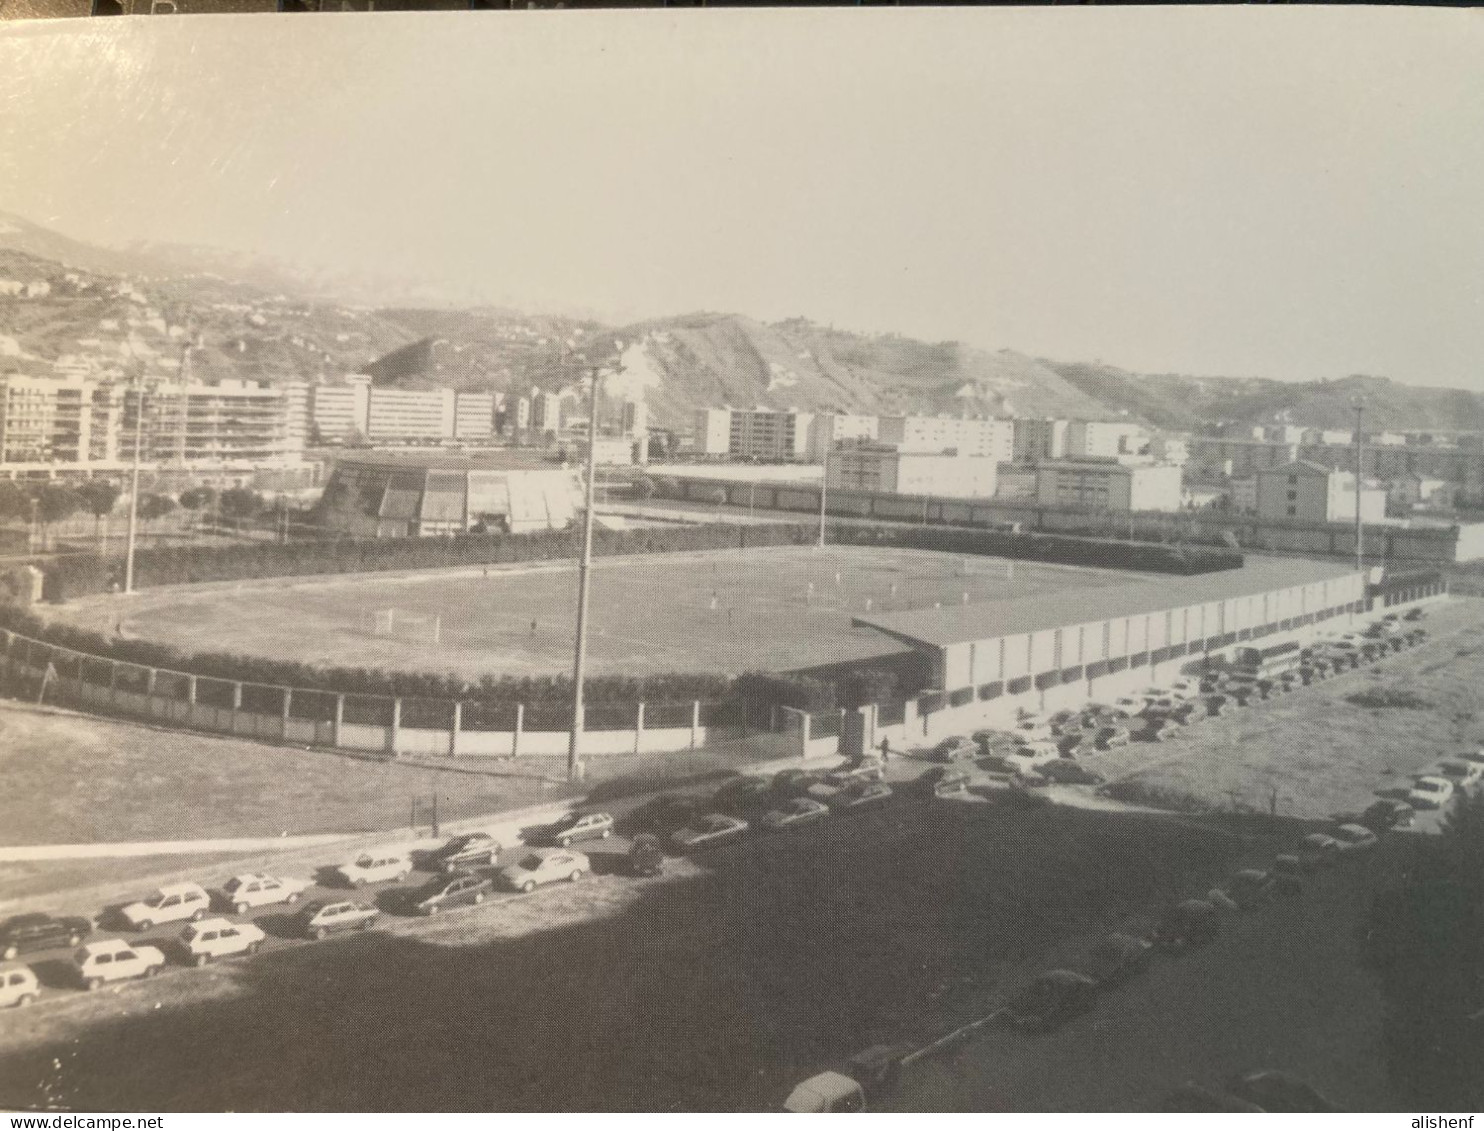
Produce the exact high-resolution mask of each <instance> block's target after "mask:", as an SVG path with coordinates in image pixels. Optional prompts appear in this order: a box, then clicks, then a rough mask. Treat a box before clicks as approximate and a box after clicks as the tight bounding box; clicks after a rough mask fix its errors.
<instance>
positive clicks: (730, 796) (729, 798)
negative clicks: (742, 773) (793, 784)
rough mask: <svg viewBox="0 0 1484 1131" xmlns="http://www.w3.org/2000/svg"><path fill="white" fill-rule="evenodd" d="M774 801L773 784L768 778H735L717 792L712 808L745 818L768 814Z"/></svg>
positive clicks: (712, 800)
mask: <svg viewBox="0 0 1484 1131" xmlns="http://www.w3.org/2000/svg"><path fill="white" fill-rule="evenodd" d="M772 801H773V783H772V782H771V781H769V780H768V779H767V778H758V777H740V778H734V779H733V780H732V781H729V782H727V783H726V784H725V785H724V786H722V787H721V788H720V789H718V790H717V791H716V794H715V796H714V797H712V798H711V808H713V809H717V810H720V811H721V812H723V813H732V814H735V815H736V816H739V817H740V816H745V815H747V814H749V813H757V812H766V811H767V809H768V807H769V806H770V805H771V804H772Z"/></svg>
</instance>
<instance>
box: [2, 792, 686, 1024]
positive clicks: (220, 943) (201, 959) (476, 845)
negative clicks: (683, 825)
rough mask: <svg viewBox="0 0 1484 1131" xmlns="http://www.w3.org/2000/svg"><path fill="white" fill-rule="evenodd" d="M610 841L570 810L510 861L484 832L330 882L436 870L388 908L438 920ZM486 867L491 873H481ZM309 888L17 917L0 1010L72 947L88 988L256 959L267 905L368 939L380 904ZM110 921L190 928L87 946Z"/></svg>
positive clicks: (559, 876)
mask: <svg viewBox="0 0 1484 1131" xmlns="http://www.w3.org/2000/svg"><path fill="white" fill-rule="evenodd" d="M612 832H613V818H612V817H611V816H609V815H608V814H606V813H573V814H569V815H568V816H567V817H565V818H563V819H562V820H560V821H558V822H556V823H555V824H552V825H550V826H547V827H545V828H543V829H540V830H537V831H534V832H533V833H532V834H530V836H529V837H528V838H527V839H528V840H529V841H531V842H532V846H530V847H527V846H524V845H523V846H522V851H521V853H520V854H519V855H518V857H517V858H516V859H515V860H513V861H512V862H510V863H508V864H505V865H504V866H501V867H498V868H497V867H496V865H497V864H498V863H499V861H500V859H501V846H500V844H499V843H498V842H497V841H496V840H495V839H494V837H492V836H490V835H489V834H488V833H484V832H472V833H467V834H464V835H462V836H456V837H454V838H452V839H451V840H449V841H447V842H446V843H445V844H443V845H442V846H441V847H439V848H438V849H436V850H433V851H430V852H425V853H420V854H416V858H414V856H411V855H408V854H405V853H402V852H400V851H392V850H370V851H366V852H363V853H361V854H359V855H358V856H356V857H355V858H354V859H352V860H348V861H346V862H344V863H342V864H339V865H336V866H334V867H332V868H328V869H325V870H324V872H325V874H326V882H327V883H329V884H331V885H338V886H341V887H344V888H347V889H351V890H358V889H362V888H365V887H367V886H368V885H374V884H386V883H401V882H404V881H405V880H407V879H408V877H409V876H410V875H411V874H412V873H413V872H414V871H423V872H428V873H431V877H430V878H429V879H427V880H426V881H425V882H424V883H422V884H421V885H418V886H416V887H411V888H407V889H405V890H404V891H401V892H397V893H391V892H388V893H386V897H385V898H384V900H383V906H389V907H395V908H396V909H398V910H400V911H402V912H403V913H405V914H411V915H436V914H438V913H439V912H441V911H443V910H445V909H447V908H451V907H457V906H461V905H466V904H478V903H482V902H484V900H485V899H486V898H487V897H488V895H489V893H490V892H492V891H493V890H494V889H495V887H496V885H497V884H498V885H499V886H501V887H503V888H506V889H508V890H511V891H519V892H530V891H532V890H534V889H535V888H536V887H537V886H538V885H540V884H545V883H551V882H554V881H557V880H566V881H573V880H578V879H580V878H581V877H582V876H583V875H584V874H585V873H586V872H588V871H589V869H590V863H589V860H588V858H587V856H586V855H584V854H583V853H581V852H579V851H577V850H575V849H573V848H572V847H571V846H572V845H573V844H574V843H577V842H580V841H584V840H592V839H606V838H607V837H609V836H611V835H612ZM650 840H651V841H652V840H653V838H650ZM645 847H646V846H645V845H644V843H643V842H642V841H641V842H640V843H638V844H637V845H636V846H635V848H634V850H632V851H631V853H630V859H631V861H632V865H631V866H632V868H633V870H634V871H636V872H637V873H638V874H653V873H652V870H646V869H652V868H653V867H654V865H655V860H656V858H657V857H658V855H659V854H658V852H657V850H656V851H653V852H650V853H646V851H645ZM481 867H482V868H484V869H486V871H483V872H480V871H476V869H479V868H481ZM314 887H315V883H314V881H312V880H310V879H307V878H302V877H293V876H275V875H269V874H267V873H264V872H247V873H243V874H241V875H237V876H233V877H232V878H231V879H229V880H227V881H226V882H225V883H224V884H222V885H221V887H220V888H218V889H216V890H215V891H211V890H208V889H207V888H206V887H204V886H202V885H201V884H199V883H195V882H191V881H184V882H179V883H172V884H166V885H164V886H162V887H161V888H159V889H158V890H156V891H155V892H154V893H153V894H151V895H149V896H147V897H146V898H144V899H141V900H136V901H133V902H130V903H125V904H122V905H120V906H118V907H114V908H110V909H108V910H107V911H105V912H104V913H103V914H102V915H100V916H99V917H98V920H97V921H94V920H92V919H87V918H83V917H80V916H52V915H48V914H45V913H41V912H32V913H28V914H22V915H16V916H12V917H11V918H9V919H6V920H5V921H4V922H0V1006H10V1005H27V1004H30V1003H31V1002H33V1001H35V1000H36V998H37V997H38V996H39V994H40V983H39V980H38V979H37V977H36V973H35V971H34V970H32V969H31V968H30V967H28V966H25V965H23V964H21V963H19V962H17V961H16V959H17V958H19V956H20V955H22V954H26V953H31V952H37V951H45V950H52V949H56V948H60V947H67V948H69V949H70V950H71V954H70V955H69V957H68V963H69V965H70V967H71V969H72V975H73V981H74V982H75V983H76V984H77V985H79V986H81V987H82V988H84V989H90V990H92V989H98V988H99V987H101V986H104V985H106V984H108V983H110V982H117V981H123V980H127V979H133V978H147V977H150V976H152V975H154V974H157V973H158V972H159V971H161V970H162V969H164V968H165V966H166V965H168V964H169V962H170V961H171V959H172V958H173V959H176V960H178V961H179V962H180V963H182V964H185V965H193V966H205V965H207V964H208V963H210V962H212V961H214V960H216V959H220V958H229V957H234V956H237V955H251V954H256V953H257V952H258V950H259V949H260V948H261V947H262V945H263V943H264V942H265V941H266V938H267V935H266V934H265V932H264V931H263V929H262V928H261V927H260V926H258V925H257V924H256V923H254V922H250V921H249V922H239V921H234V920H233V919H232V918H231V916H237V917H239V918H241V917H244V916H247V915H249V914H251V913H252V912H254V911H258V910H260V909H263V908H272V907H282V908H285V909H288V908H292V911H291V912H289V913H288V914H287V915H286V916H285V921H284V923H283V926H284V928H285V929H284V930H283V932H282V933H285V934H290V935H299V936H301V937H304V938H310V939H324V938H327V937H328V936H329V935H331V934H334V933H336V932H340V931H352V930H365V929H366V928H368V927H370V926H371V925H372V924H374V923H375V922H376V921H377V920H378V918H380V916H381V914H382V910H381V907H379V906H378V905H377V904H376V903H373V902H371V901H369V900H367V899H363V898H349V897H347V898H338V899H337V898H313V899H306V898H305V897H306V895H308V894H309V893H310V892H311V889H313V888H314ZM103 923H108V924H110V925H113V926H116V927H118V928H121V929H124V930H127V931H128V932H131V933H140V932H148V931H153V930H155V929H156V928H158V927H161V926H166V925H171V924H175V923H183V924H184V926H183V927H182V928H181V929H180V931H179V933H178V934H176V935H175V936H174V937H173V938H171V939H170V941H169V943H168V944H162V945H160V946H157V945H150V944H146V943H131V942H128V941H126V940H124V939H122V938H105V939H91V940H90V939H89V936H90V935H92V934H93V933H94V931H95V930H96V929H97V928H98V927H99V926H100V925H101V924H103ZM167 950H168V951H169V952H171V953H169V954H167Z"/></svg>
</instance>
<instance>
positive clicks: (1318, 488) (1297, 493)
mask: <svg viewBox="0 0 1484 1131" xmlns="http://www.w3.org/2000/svg"><path fill="white" fill-rule="evenodd" d="M1360 514H1361V519H1362V520H1363V521H1365V522H1380V521H1381V520H1382V519H1384V518H1385V517H1386V491H1385V489H1384V488H1381V487H1372V486H1368V485H1366V484H1364V483H1362V485H1361V490H1360ZM1257 516H1258V517H1259V518H1276V519H1297V520H1299V521H1302V522H1354V521H1355V474H1354V473H1353V472H1349V471H1335V470H1332V469H1331V468H1328V467H1325V466H1324V465H1323V464H1319V463H1315V462H1313V461H1312V460H1302V459H1301V460H1294V461H1293V462H1292V463H1288V464H1285V465H1284V466H1282V467H1273V468H1268V469H1266V470H1264V471H1260V472H1258V473H1257Z"/></svg>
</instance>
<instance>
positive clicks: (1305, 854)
mask: <svg viewBox="0 0 1484 1131" xmlns="http://www.w3.org/2000/svg"><path fill="white" fill-rule="evenodd" d="M1339 854H1340V842H1339V841H1338V840H1336V839H1335V838H1334V837H1332V836H1326V835H1325V834H1324V833H1310V834H1309V835H1308V836H1306V837H1304V838H1303V840H1301V841H1299V846H1298V858H1299V863H1300V864H1302V865H1303V866H1304V868H1305V869H1306V870H1308V871H1313V870H1314V869H1316V868H1324V867H1327V866H1328V865H1330V864H1332V863H1334V859H1335V857H1336V856H1338V855H1339Z"/></svg>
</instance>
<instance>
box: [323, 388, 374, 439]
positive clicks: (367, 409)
mask: <svg viewBox="0 0 1484 1131" xmlns="http://www.w3.org/2000/svg"><path fill="white" fill-rule="evenodd" d="M309 418H310V423H311V425H312V430H313V432H314V433H315V435H316V436H317V437H318V439H319V440H320V441H321V442H330V441H344V440H353V439H355V440H360V439H365V437H366V435H367V431H368V429H369V428H370V420H371V378H370V377H369V376H367V375H366V374H364V373H352V374H350V375H349V376H347V377H345V378H344V380H343V381H341V382H339V383H336V384H325V385H315V386H314V387H313V388H312V389H310V390H309Z"/></svg>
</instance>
